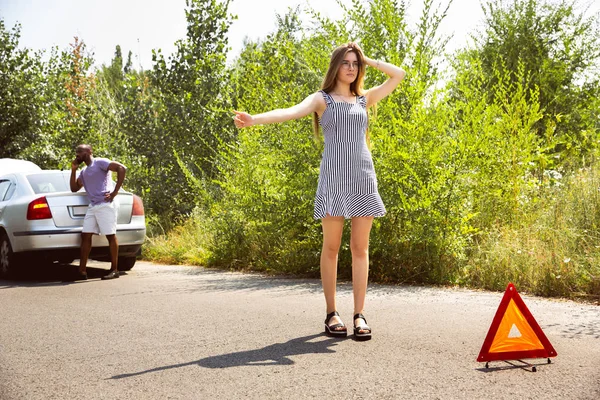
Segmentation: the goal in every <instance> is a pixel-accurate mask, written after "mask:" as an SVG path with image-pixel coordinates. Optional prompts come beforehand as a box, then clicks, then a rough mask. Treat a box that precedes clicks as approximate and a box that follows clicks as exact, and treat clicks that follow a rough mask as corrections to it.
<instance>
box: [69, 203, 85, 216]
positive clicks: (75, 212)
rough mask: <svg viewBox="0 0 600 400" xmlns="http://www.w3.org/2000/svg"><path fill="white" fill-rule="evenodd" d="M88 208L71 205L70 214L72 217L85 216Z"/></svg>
mask: <svg viewBox="0 0 600 400" xmlns="http://www.w3.org/2000/svg"><path fill="white" fill-rule="evenodd" d="M87 210H88V206H70V207H69V214H71V218H83V217H85V213H86V212H87Z"/></svg>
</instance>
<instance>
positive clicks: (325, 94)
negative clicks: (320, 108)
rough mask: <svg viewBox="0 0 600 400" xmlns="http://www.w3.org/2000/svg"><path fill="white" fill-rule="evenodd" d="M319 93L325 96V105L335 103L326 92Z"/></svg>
mask: <svg viewBox="0 0 600 400" xmlns="http://www.w3.org/2000/svg"><path fill="white" fill-rule="evenodd" d="M319 92H320V93H321V94H322V95H323V98H324V99H325V103H327V105H330V104H332V103H333V98H332V97H331V95H330V94H329V93H327V92H326V91H324V90H319Z"/></svg>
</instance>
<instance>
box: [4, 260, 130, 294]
mask: <svg viewBox="0 0 600 400" xmlns="http://www.w3.org/2000/svg"><path fill="white" fill-rule="evenodd" d="M90 264H92V265H93V266H92V265H88V267H87V275H88V281H89V280H93V279H100V278H102V277H103V276H104V275H106V274H107V273H108V271H109V270H110V263H109V262H106V263H101V262H96V261H94V262H91V263H90ZM104 266H106V269H104ZM76 269H77V264H60V263H54V264H50V263H47V264H41V265H39V266H30V267H28V268H26V269H24V270H22V271H18V272H16V273H15V274H14V275H13V276H12V277H10V278H9V279H0V290H1V289H10V288H15V287H40V286H65V285H73V284H80V283H85V282H87V281H75V282H67V281H66V280H67V279H68V278H69V276H71V274H72V273H73V272H74V271H75V270H76ZM120 275H127V273H126V272H120Z"/></svg>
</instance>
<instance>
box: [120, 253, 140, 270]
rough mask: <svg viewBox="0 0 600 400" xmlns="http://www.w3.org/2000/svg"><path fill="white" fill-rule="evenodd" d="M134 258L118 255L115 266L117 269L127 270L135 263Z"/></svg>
mask: <svg viewBox="0 0 600 400" xmlns="http://www.w3.org/2000/svg"><path fill="white" fill-rule="evenodd" d="M135 262H136V258H135V256H133V257H119V261H118V264H117V267H118V268H119V271H129V270H130V269H131V268H133V266H134V265H135Z"/></svg>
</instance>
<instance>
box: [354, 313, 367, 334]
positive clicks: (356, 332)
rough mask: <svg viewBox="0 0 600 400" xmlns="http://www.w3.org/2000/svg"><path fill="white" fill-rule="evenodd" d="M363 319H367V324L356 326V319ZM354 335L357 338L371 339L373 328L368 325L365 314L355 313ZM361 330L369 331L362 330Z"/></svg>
mask: <svg viewBox="0 0 600 400" xmlns="http://www.w3.org/2000/svg"><path fill="white" fill-rule="evenodd" d="M359 318H360V319H362V320H364V321H365V325H362V326H360V327H357V326H356V320H357V319H359ZM353 322H354V337H355V338H356V340H369V339H371V328H369V325H367V319H366V318H365V316H364V315H362V314H360V313H359V314H355V315H354V320H353ZM361 331H368V332H362V333H361Z"/></svg>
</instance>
